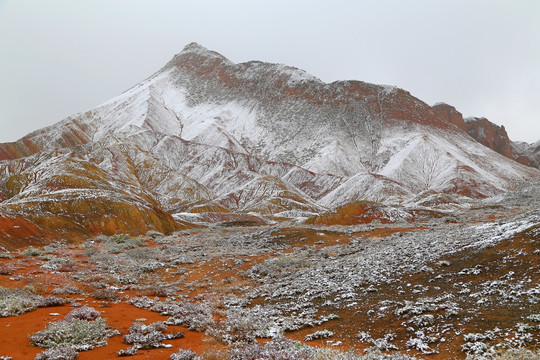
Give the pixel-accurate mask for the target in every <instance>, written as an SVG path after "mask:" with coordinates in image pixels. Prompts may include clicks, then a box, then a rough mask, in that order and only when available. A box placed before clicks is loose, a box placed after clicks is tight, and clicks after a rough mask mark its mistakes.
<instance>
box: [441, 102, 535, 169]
mask: <svg viewBox="0 0 540 360" xmlns="http://www.w3.org/2000/svg"><path fill="white" fill-rule="evenodd" d="M432 109H433V111H434V112H435V113H436V114H437V116H439V118H441V119H443V120H444V121H446V122H448V123H450V124H453V125H456V126H457V127H458V128H460V129H461V130H463V131H465V132H466V133H467V134H469V135H470V136H471V137H472V138H473V139H475V140H476V141H478V142H479V143H480V144H482V145H484V146H486V147H488V148H490V149H491V150H494V151H496V152H498V153H499V154H501V155H504V156H506V157H507V158H509V159H513V160H515V161H517V162H519V163H521V164H523V165H527V166H534V167H536V168H538V165H535V161H534V160H533V159H532V158H531V157H530V155H528V154H527V152H526V151H523V150H522V149H520V147H518V146H515V145H514V144H513V142H512V141H511V140H510V138H509V137H508V133H507V132H506V129H505V128H504V126H502V125H501V126H499V125H497V124H494V123H492V122H491V121H489V120H488V119H486V118H484V117H468V118H466V119H464V118H463V115H462V114H461V113H460V112H459V111H457V110H456V108H454V107H453V106H451V105H448V104H445V103H437V104H435V105H434V106H433V107H432Z"/></svg>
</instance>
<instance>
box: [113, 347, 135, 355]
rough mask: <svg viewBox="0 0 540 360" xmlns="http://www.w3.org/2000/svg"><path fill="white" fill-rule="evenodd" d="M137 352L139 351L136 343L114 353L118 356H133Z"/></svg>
mask: <svg viewBox="0 0 540 360" xmlns="http://www.w3.org/2000/svg"><path fill="white" fill-rule="evenodd" d="M138 352H139V347H138V346H137V345H133V346H132V347H129V348H127V349H121V350H118V352H117V353H116V355H118V356H134V355H137V354H138Z"/></svg>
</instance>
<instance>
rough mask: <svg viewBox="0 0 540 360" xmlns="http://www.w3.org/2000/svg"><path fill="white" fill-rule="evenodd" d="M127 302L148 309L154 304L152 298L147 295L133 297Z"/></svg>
mask: <svg viewBox="0 0 540 360" xmlns="http://www.w3.org/2000/svg"><path fill="white" fill-rule="evenodd" d="M127 303H128V304H131V305H133V306H135V307H137V308H142V309H148V308H149V307H151V306H152V305H154V300H152V299H150V298H149V297H148V296H141V297H133V298H131V299H129V300H128V301H127Z"/></svg>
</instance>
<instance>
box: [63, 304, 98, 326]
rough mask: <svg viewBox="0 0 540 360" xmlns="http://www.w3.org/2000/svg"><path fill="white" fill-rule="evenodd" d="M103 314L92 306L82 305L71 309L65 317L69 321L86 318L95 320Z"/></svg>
mask: <svg viewBox="0 0 540 360" xmlns="http://www.w3.org/2000/svg"><path fill="white" fill-rule="evenodd" d="M100 316H101V313H100V312H99V311H97V310H96V309H94V308H92V307H90V306H86V305H84V306H82V307H80V308H77V309H74V310H71V311H70V312H69V314H67V315H66V316H65V318H64V320H65V321H67V322H73V321H74V320H86V321H94V320H96V319H97V318H99V317H100Z"/></svg>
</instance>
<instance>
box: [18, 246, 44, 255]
mask: <svg viewBox="0 0 540 360" xmlns="http://www.w3.org/2000/svg"><path fill="white" fill-rule="evenodd" d="M22 253H23V255H26V256H42V255H43V251H41V250H40V249H37V248H35V247H33V246H29V247H27V248H26V250H24V251H23V252H22Z"/></svg>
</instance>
